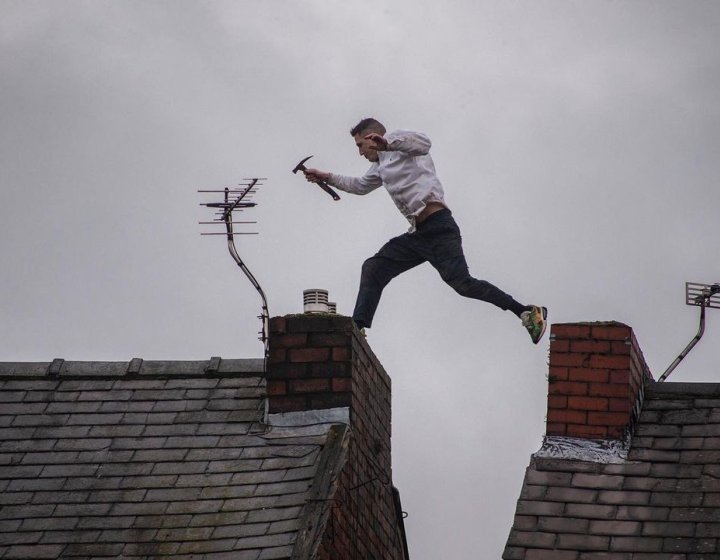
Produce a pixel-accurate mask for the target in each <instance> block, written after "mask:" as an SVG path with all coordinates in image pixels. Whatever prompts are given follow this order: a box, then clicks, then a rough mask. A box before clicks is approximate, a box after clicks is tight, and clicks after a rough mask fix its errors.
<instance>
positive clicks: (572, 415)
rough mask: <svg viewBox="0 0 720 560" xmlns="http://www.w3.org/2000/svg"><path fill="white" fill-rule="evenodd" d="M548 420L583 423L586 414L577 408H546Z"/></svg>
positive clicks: (585, 419) (585, 420)
mask: <svg viewBox="0 0 720 560" xmlns="http://www.w3.org/2000/svg"><path fill="white" fill-rule="evenodd" d="M547 421H548V422H562V423H566V424H585V423H586V422H587V414H586V413H585V412H582V411H579V410H554V409H553V410H548V413H547Z"/></svg>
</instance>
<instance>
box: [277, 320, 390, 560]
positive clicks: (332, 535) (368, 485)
mask: <svg viewBox="0 0 720 560" xmlns="http://www.w3.org/2000/svg"><path fill="white" fill-rule="evenodd" d="M269 340H270V353H269V358H268V372H267V379H268V380H267V391H268V405H269V411H270V413H278V412H293V411H301V410H318V409H328V408H337V407H348V408H349V409H350V427H351V440H350V446H349V449H348V458H347V462H346V464H345V466H344V468H343V470H342V473H341V475H340V479H339V483H338V490H337V494H336V497H335V500H334V501H333V503H332V506H331V515H330V518H329V519H328V524H327V528H326V531H325V535H324V537H323V542H322V545H321V547H320V550H319V553H318V558H319V559H321V560H323V559H328V560H329V559H333V560H334V559H342V560H351V559H359V560H368V559H377V560H380V559H382V560H394V559H398V560H400V559H402V558H404V552H403V546H404V545H403V540H402V538H401V536H400V527H399V524H398V521H397V517H396V510H395V506H394V503H393V495H392V469H391V454H390V433H391V430H390V422H391V406H390V405H391V403H390V396H391V391H390V378H389V376H388V375H387V373H386V372H385V370H384V369H383V367H382V365H381V364H380V363H379V362H378V360H377V358H376V357H375V355H374V354H373V352H372V350H371V349H370V347H369V346H368V344H367V341H366V340H365V338H364V337H363V336H361V335H360V333H359V332H358V330H357V329H356V328H355V326H354V324H353V322H352V320H351V319H350V318H349V317H343V316H339V315H325V314H323V315H308V314H304V315H289V316H286V317H274V318H273V319H271V321H270V339H269Z"/></svg>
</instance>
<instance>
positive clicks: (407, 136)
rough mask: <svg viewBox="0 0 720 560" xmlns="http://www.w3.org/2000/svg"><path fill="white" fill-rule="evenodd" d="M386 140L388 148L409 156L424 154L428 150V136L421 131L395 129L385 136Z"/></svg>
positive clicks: (430, 143) (429, 144)
mask: <svg viewBox="0 0 720 560" xmlns="http://www.w3.org/2000/svg"><path fill="white" fill-rule="evenodd" d="M385 138H386V139H387V141H388V150H389V151H391V152H402V153H404V154H407V155H409V156H424V155H427V154H428V153H429V152H430V146H432V142H430V138H428V137H427V136H426V135H425V134H423V133H421V132H411V131H409V130H396V131H394V132H391V133H390V134H388V135H387V136H386V137H385Z"/></svg>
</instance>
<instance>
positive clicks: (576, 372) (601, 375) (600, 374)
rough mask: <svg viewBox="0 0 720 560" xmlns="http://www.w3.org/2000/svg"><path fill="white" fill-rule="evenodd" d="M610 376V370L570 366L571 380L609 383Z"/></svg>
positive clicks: (569, 375) (569, 376)
mask: <svg viewBox="0 0 720 560" xmlns="http://www.w3.org/2000/svg"><path fill="white" fill-rule="evenodd" d="M609 377H610V372H609V370H606V369H597V368H569V369H568V379H569V380H570V381H592V382H594V383H607V381H608V378H609Z"/></svg>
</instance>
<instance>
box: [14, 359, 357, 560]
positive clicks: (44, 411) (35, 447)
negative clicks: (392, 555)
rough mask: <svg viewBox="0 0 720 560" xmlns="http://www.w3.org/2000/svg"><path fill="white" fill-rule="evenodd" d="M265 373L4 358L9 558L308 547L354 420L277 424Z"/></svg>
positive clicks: (178, 555) (218, 363)
mask: <svg viewBox="0 0 720 560" xmlns="http://www.w3.org/2000/svg"><path fill="white" fill-rule="evenodd" d="M262 371H263V362H262V360H220V359H219V358H213V359H211V360H209V361H198V362H167V361H162V362H152V361H142V360H138V359H135V360H132V361H130V362H67V361H62V360H55V361H54V362H52V363H0V559H2V560H8V559H20V558H26V559H32V560H40V559H45V558H49V559H55V558H73V559H81V558H108V557H112V558H123V559H126V560H130V559H136V558H138V559H139V558H148V557H151V558H172V559H173V560H181V559H190V558H192V559H198V560H199V559H207V560H211V559H212V560H220V559H230V558H232V559H233V560H270V559H283V558H290V557H291V555H292V553H293V550H294V548H295V547H296V546H297V547H299V548H303V549H305V550H307V549H309V548H312V543H310V544H308V542H307V541H308V539H312V538H315V537H316V535H313V534H312V532H308V530H307V529H308V528H313V527H315V528H316V527H318V526H320V525H322V523H321V522H320V521H321V517H322V515H323V514H324V512H323V511H322V509H321V508H318V507H317V504H318V503H322V500H323V499H324V498H327V494H328V492H329V491H330V486H331V484H332V479H333V477H334V476H335V474H337V469H339V468H340V466H341V464H342V461H343V446H344V445H345V443H344V442H345V441H346V427H345V426H344V425H333V426H331V425H328V424H318V425H310V426H301V427H297V428H278V427H271V426H268V425H267V424H265V423H264V422H265V407H266V399H265V396H266V395H265V378H264V376H263V374H262ZM325 509H327V508H325ZM316 530H317V529H316Z"/></svg>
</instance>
